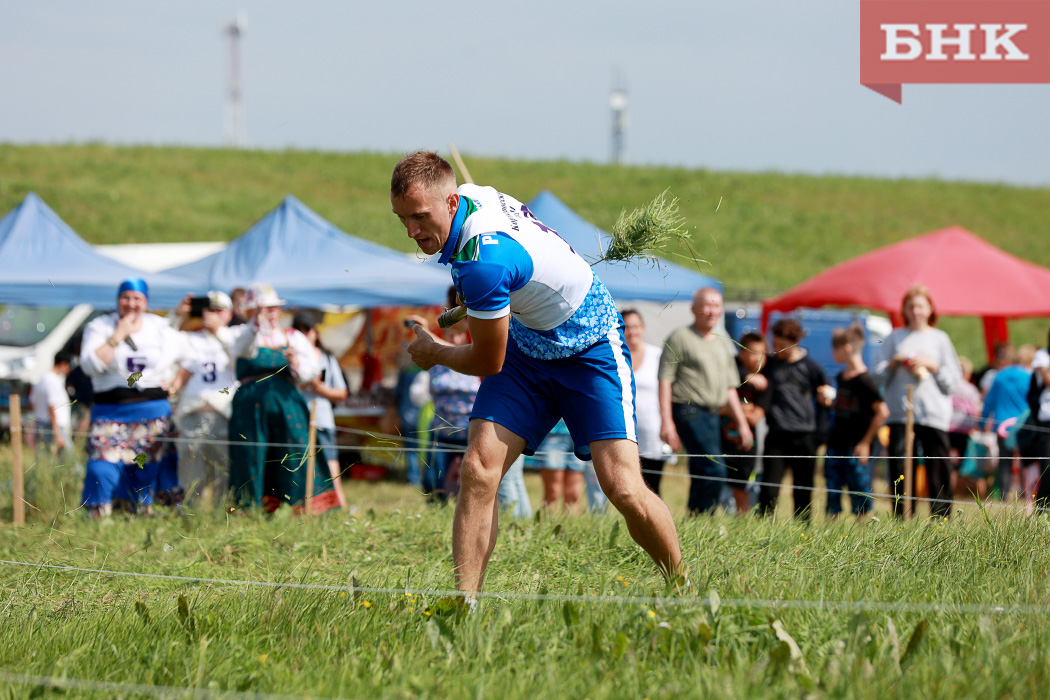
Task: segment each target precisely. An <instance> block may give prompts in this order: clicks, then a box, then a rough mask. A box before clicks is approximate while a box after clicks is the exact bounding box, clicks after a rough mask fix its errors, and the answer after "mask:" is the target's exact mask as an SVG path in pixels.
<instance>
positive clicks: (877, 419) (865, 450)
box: [853, 401, 890, 464]
mask: <svg viewBox="0 0 1050 700" xmlns="http://www.w3.org/2000/svg"><path fill="white" fill-rule="evenodd" d="M872 409H873V410H874V413H873V415H872V416H871V423H870V424H868V431H867V432H866V433H864V437H862V438H861V439H860V442H858V443H857V444H856V445H854V447H853V456H854V457H856V458H857V461H858V462H860V463H861V464H867V463H868V458H869V457H871V443H872V442H874V441H875V436H876V435H878V434H879V428H881V427H882V424H883V423H885V422H886V419H887V418H889V417H890V407H889V406H887V405H886V402H885V401H876V402H875V403H874V404H873V405H872Z"/></svg>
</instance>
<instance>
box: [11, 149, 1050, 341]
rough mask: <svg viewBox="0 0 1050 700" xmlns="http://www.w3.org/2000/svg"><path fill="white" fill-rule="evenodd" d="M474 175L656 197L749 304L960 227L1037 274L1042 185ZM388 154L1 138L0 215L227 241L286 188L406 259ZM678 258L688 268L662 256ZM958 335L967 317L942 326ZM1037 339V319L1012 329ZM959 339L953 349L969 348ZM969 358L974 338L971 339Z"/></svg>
mask: <svg viewBox="0 0 1050 700" xmlns="http://www.w3.org/2000/svg"><path fill="white" fill-rule="evenodd" d="M465 157H466V160H467V165H468V167H469V168H470V171H471V174H472V175H473V176H474V178H475V180H476V181H478V182H482V183H485V184H491V185H493V186H495V187H497V188H499V189H501V190H504V191H507V192H510V193H513V194H514V195H515V196H517V197H518V198H520V199H522V200H528V199H530V198H532V197H533V196H534V195H535V194H537V193H538V192H539V191H541V190H543V189H549V190H551V191H553V192H554V193H555V194H557V195H558V197H559V198H561V199H562V200H563V201H564V202H565V203H566V204H568V205H569V206H571V207H572V208H573V209H575V210H576V211H577V212H578V213H579V214H580V215H581V216H583V217H584V218H586V219H588V220H590V221H592V222H594V223H595V224H597V225H598V226H601V227H603V228H608V227H610V226H611V225H612V223H613V222H614V221H615V220H616V217H617V216H618V215H619V213H620V211H621V209H623V208H625V207H626V208H632V207H634V206H637V205H639V204H642V203H644V202H645V201H647V200H649V199H651V198H652V197H653V196H655V195H656V194H658V193H659V192H660V191H662V190H663V189H665V188H670V189H671V191H672V192H673V193H674V194H675V195H676V196H677V197H679V199H680V200H681V208H682V213H683V214H684V215H685V217H686V220H687V222H688V224H689V225H690V226H691V227H693V228H694V229H695V233H694V239H693V244H694V247H695V249H696V251H697V252H698V253H699V254H700V255H701V257H703V258H704V259H705V260H706V261H707V263H706V264H704V263H698V264H699V265H700V267H701V269H702V271H703V272H705V273H708V274H711V275H713V276H715V277H717V278H719V279H721V280H722V281H723V282H724V283H725V284H726V287H727V296H729V297H731V298H737V299H742V298H758V297H760V296H768V295H771V294H773V293H776V292H777V291H780V290H783V289H786V288H787V287H790V286H792V285H794V284H797V283H798V282H801V281H802V280H804V279H806V278H807V277H809V276H811V275H813V274H815V273H817V272H819V271H821V270H823V269H825V268H826V267H828V266H829V265H833V264H835V263H838V262H841V261H842V260H845V259H847V258H850V257H853V256H855V255H858V254H860V253H863V252H865V251H868V250H871V249H873V248H877V247H879V246H882V245H886V244H888V243H892V242H894V241H898V240H902V239H905V238H909V237H911V236H914V235H916V234H920V233H924V232H926V231H930V230H933V229H937V228H942V227H945V226H950V225H953V224H958V225H961V226H964V227H966V228H968V229H970V230H971V231H973V232H974V233H976V234H977V235H979V236H981V237H982V238H984V239H985V240H987V241H989V242H991V243H993V244H995V245H997V246H999V247H1001V248H1003V249H1004V250H1006V251H1008V252H1010V253H1013V254H1015V255H1018V256H1020V257H1023V258H1025V259H1027V260H1030V261H1032V262H1035V263H1037V264H1041V265H1046V266H1050V217H1048V211H1050V188H1022V187H1010V186H1006V185H996V184H974V183H958V182H942V181H938V180H879V179H873V178H859V177H832V176H819V177H818V176H810V175H785V174H778V173H729V172H711V171H708V170H686V169H681V168H654V167H650V168H640V167H637V168H636V167H617V166H607V165H593V164H582V163H568V162H560V161H559V162H523V161H508V160H494V159H489V158H475V157H472V156H470V155H469V154H467V155H466V156H465ZM396 159H397V155H396V154H374V153H353V154H347V153H319V152H303V151H283V152H273V151H234V150H213V149H191V148H147V147H112V146H106V145H99V144H90V145H63V146H17V145H0V212H6V211H8V210H10V209H11V208H12V207H13V206H15V205H16V204H18V203H19V202H20V201H21V199H22V198H23V197H24V196H25V194H26V193H27V192H29V191H30V190H34V191H36V192H37V193H38V194H39V195H40V196H41V197H43V198H44V200H45V201H47V202H48V203H49V204H50V205H51V206H52V207H53V208H54V209H55V210H56V211H57V212H58V213H59V215H60V216H62V217H63V218H64V219H65V220H66V222H68V223H69V224H70V225H71V226H72V227H73V228H74V229H75V230H76V231H77V232H78V233H79V234H80V235H81V236H83V237H84V238H85V239H87V240H88V241H89V242H91V243H96V244H101V243H147V242H161V241H216V240H229V239H232V238H234V237H236V236H237V235H239V234H240V233H242V232H243V231H244V230H245V229H246V228H247V227H248V226H250V225H251V224H252V223H253V222H254V221H255V220H257V219H258V218H260V217H261V216H263V215H264V214H265V213H266V212H267V211H269V210H270V209H271V208H273V207H274V206H276V205H277V204H278V203H279V202H280V200H281V198H282V197H283V196H284V195H285V194H288V193H292V194H295V195H296V196H297V197H299V199H301V200H302V201H303V202H304V203H306V205H307V206H309V207H311V208H312V209H314V210H315V211H317V212H318V213H319V214H320V215H321V216H323V217H325V218H327V219H329V220H330V221H332V222H333V223H334V224H335V225H337V226H339V227H340V228H341V229H343V230H344V231H346V232H348V233H351V234H353V235H355V236H360V237H362V238H367V239H370V240H374V241H376V242H379V243H382V244H384V245H387V246H390V247H393V248H396V249H399V250H404V251H410V250H413V248H414V246H413V244H412V243H411V241H409V240H408V239H407V238H406V236H405V234H404V230H403V229H401V228H400V227H399V225H398V223H397V220H396V219H395V218H394V217H393V215H392V214H391V213H390V204H389V200H388V194H387V193H388V187H389V176H390V169H391V167H392V166H393V164H394V162H395V161H396ZM675 260H676V261H677V262H686V261H683V260H682V259H681V258H677V257H676V258H675ZM948 330H949V331H950V332H953V334H954V333H964V334H966V335H967V336H968V335H971V334H974V333H978V332H979V324H977V323H976V322H966V321H962V322H960V321H953V322H951V323H950V324H949V328H948ZM1019 330H1020V335H1023V336H1024V339H1026V340H1028V339H1031V340H1035V339H1037V338H1038V339H1041V340H1042V339H1045V323H1042V322H1040V323H1037V324H1036V323H1034V322H1029V323H1025V324H1021V325H1020V327H1019ZM969 347H970V345H969V344H968V343H966V342H964V343H962V346H961V347H960V350H964V351H969V350H968V349H969ZM974 347H976V348H978V349H979V347H980V345H979V342H978V343H977V344H976V345H975V346H974Z"/></svg>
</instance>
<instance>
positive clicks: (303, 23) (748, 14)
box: [0, 0, 1050, 185]
mask: <svg viewBox="0 0 1050 700" xmlns="http://www.w3.org/2000/svg"><path fill="white" fill-rule="evenodd" d="M241 8H243V9H245V10H246V11H247V15H248V27H247V32H246V34H245V38H244V42H243V75H244V104H245V111H246V115H247V120H246V121H247V142H248V146H249V147H255V148H285V147H294V148H300V149H318V150H332V151H360V150H370V151H384V152H404V151H409V150H414V149H416V148H421V147H426V148H436V149H444V147H445V144H446V143H447V142H448V141H450V140H451V141H455V143H456V144H457V146H458V147H459V150H460V151H462V152H464V153H465V154H476V155H489V156H508V157H516V158H518V157H520V158H528V159H555V158H565V159H569V160H573V161H592V162H604V161H606V160H608V158H609V153H610V123H611V117H610V112H609V90H610V87H611V85H612V82H613V77H614V74H615V73H616V71H619V72H620V74H621V75H622V76H623V79H624V82H625V83H626V86H627V88H628V91H629V113H630V128H629V131H628V134H627V157H628V162H629V163H631V164H661V165H684V166H688V167H707V168H710V169H715V170H745V171H755V170H779V171H785V172H807V173H843V174H869V175H875V176H880V177H881V176H889V177H899V176H906V177H927V176H936V177H940V178H944V179H965V180H980V181H1005V182H1011V183H1017V184H1027V185H1050V128H1048V126H1047V124H1048V123H1050V85H1013V86H997V85H961V86H941V85H905V86H904V104H903V105H898V104H896V103H894V102H891V101H890V100H888V99H886V98H884V97H881V96H880V95H877V94H876V93H874V92H872V91H870V90H868V89H867V88H864V87H862V86H861V85H860V83H859V46H858V34H859V29H858V23H859V2H858V0H791V1H790V2H785V1H784V0H737V1H735V2H734V1H728V0H723V1H721V2H717V3H716V2H710V0H699V1H697V0H692V1H682V2H671V1H667V0H649V2H645V3H643V2H640V1H636V2H623V0H608V1H606V2H576V1H574V0H568V1H566V0H532V2H528V3H501V2H488V3H480V2H476V1H474V0H464V1H463V2H458V3H437V2H420V0H402V1H401V2H384V3H376V2H368V3H366V2H361V1H360V0H357V1H356V2H354V1H350V2H348V1H346V0H302V1H299V2H294V3H293V2H278V1H276V0H244V1H243V2H229V1H227V0H209V1H207V2H205V1H202V0H184V1H183V2H177V3H174V2H169V3H161V2H141V0H139V1H135V2H132V1H130V0H92V2H82V1H80V0H76V1H73V0H54V1H52V2H7V3H4V6H3V8H2V9H0V65H3V66H4V68H3V69H2V70H0V141H3V142H13V143H26V142H35V143H40V142H67V141H76V142H80V141H88V140H100V141H106V142H110V143H116V144H130V143H136V144H141V143H148V144H181V145H192V146H217V145H221V144H222V143H223V104H224V96H225V84H226V82H225V81H226V48H225V45H224V42H223V39H222V37H221V33H220V27H221V25H222V24H223V23H224V22H225V21H228V20H230V19H232V18H233V16H234V14H235V13H236V12H237V10H238V9H241Z"/></svg>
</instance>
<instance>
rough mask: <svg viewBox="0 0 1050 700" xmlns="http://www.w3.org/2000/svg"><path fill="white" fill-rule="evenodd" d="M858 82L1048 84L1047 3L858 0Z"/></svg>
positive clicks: (894, 88) (891, 87)
mask: <svg viewBox="0 0 1050 700" xmlns="http://www.w3.org/2000/svg"><path fill="white" fill-rule="evenodd" d="M860 82H861V84H862V85H864V86H865V87H868V88H871V89H872V90H874V91H875V92H877V93H879V94H880V95H884V96H886V97H888V98H890V99H891V100H894V101H895V102H898V103H899V102H900V101H901V86H902V85H903V84H904V83H913V84H914V83H1050V0H861V2H860Z"/></svg>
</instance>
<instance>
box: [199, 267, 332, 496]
mask: <svg viewBox="0 0 1050 700" xmlns="http://www.w3.org/2000/svg"><path fill="white" fill-rule="evenodd" d="M284 305H285V302H284V300H283V299H280V298H279V297H278V296H277V292H275V291H274V290H273V287H271V286H270V285H268V284H256V285H253V286H252V288H251V289H250V290H248V296H247V303H246V308H247V313H248V315H249V320H248V322H247V323H245V324H243V325H240V326H233V327H226V328H221V329H219V331H218V337H219V339H220V340H222V342H223V343H224V344H225V345H226V349H227V351H228V352H229V353H230V357H231V358H233V359H235V360H236V373H237V380H238V381H239V382H240V386H239V388H238V389H237V393H236V394H235V395H234V397H233V410H232V413H231V415H230V428H229V430H230V440H231V445H230V489H231V490H232V492H233V496H234V499H235V501H236V502H237V503H239V504H241V505H249V506H262V508H263V509H264V510H266V511H268V512H273V511H275V510H277V508H279V507H280V505H281V504H282V503H288V504H289V505H291V506H292V507H293V508H295V509H297V510H302V509H303V508H305V505H306V503H305V499H306V490H307V489H306V472H307V447H308V443H309V429H310V410H309V408H308V406H307V403H306V399H305V398H304V397H303V394H302V392H301V391H300V387H301V386H303V385H306V384H309V383H310V382H311V381H313V379H314V377H316V376H317V375H318V374H320V370H321V368H320V364H319V363H318V361H317V357H316V355H315V353H314V346H313V343H311V342H310V341H309V340H308V339H307V338H306V336H305V335H303V334H302V333H300V332H299V331H297V330H295V329H293V328H284V327H282V326H281V324H280V320H281V307H282V306H284ZM319 461H320V462H321V463H320V464H319V465H317V466H318V467H319V468H315V469H314V482H313V500H312V504H311V505H312V510H313V511H314V512H316V513H320V512H323V511H326V510H328V509H329V508H334V507H338V506H339V501H338V498H337V496H336V494H335V491H334V489H333V488H332V479H331V477H330V476H329V475H328V469H327V465H326V464H325V463H324V459H323V458H322V459H321V460H319Z"/></svg>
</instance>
